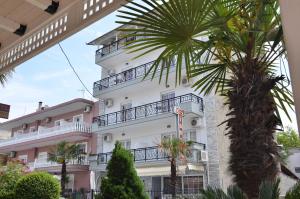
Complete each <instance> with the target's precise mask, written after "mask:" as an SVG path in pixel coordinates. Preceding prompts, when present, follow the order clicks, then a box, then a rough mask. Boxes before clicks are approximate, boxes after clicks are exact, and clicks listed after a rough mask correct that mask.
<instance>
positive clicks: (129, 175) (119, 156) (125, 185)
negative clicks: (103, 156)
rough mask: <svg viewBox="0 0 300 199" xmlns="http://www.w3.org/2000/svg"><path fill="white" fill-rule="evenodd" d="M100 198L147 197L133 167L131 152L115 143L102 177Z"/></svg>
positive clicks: (141, 198) (124, 198)
mask: <svg viewBox="0 0 300 199" xmlns="http://www.w3.org/2000/svg"><path fill="white" fill-rule="evenodd" d="M100 189H101V193H100V198H101V199H148V196H147V195H146V194H145V191H144V185H143V183H142V181H141V179H140V178H139V177H138V175H137V173H136V170H135V168H134V163H133V157H132V154H131V153H130V152H129V151H128V150H126V149H124V148H123V147H122V146H121V144H120V143H119V142H117V143H116V145H115V149H114V150H113V153H112V157H111V160H110V161H109V163H108V165H107V177H106V178H103V179H102V183H101V188H100Z"/></svg>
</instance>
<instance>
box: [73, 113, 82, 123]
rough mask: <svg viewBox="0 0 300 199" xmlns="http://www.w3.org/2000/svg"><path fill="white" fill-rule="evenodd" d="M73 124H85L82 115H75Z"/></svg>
mask: <svg viewBox="0 0 300 199" xmlns="http://www.w3.org/2000/svg"><path fill="white" fill-rule="evenodd" d="M73 122H74V123H77V122H78V123H82V122H83V115H82V114H81V115H75V116H74V117H73Z"/></svg>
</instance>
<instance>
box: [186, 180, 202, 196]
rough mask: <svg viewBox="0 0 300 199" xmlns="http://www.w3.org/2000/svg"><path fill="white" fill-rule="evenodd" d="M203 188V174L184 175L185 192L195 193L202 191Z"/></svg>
mask: <svg viewBox="0 0 300 199" xmlns="http://www.w3.org/2000/svg"><path fill="white" fill-rule="evenodd" d="M202 189H203V177H201V176H184V177H183V193H184V194H195V193H200V191H201V190H202Z"/></svg>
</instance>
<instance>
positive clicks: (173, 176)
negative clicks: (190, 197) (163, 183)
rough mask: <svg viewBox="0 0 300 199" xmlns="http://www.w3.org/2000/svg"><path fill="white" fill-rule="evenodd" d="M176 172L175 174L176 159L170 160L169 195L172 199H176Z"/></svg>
mask: <svg viewBox="0 0 300 199" xmlns="http://www.w3.org/2000/svg"><path fill="white" fill-rule="evenodd" d="M176 178H177V172H176V159H175V158H172V159H171V194H172V198H173V199H174V198H176V180H177V179H176Z"/></svg>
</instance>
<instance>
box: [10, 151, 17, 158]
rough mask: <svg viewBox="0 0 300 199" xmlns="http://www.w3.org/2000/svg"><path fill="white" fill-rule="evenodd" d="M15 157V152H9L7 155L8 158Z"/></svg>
mask: <svg viewBox="0 0 300 199" xmlns="http://www.w3.org/2000/svg"><path fill="white" fill-rule="evenodd" d="M16 155H17V152H15V151H11V152H10V153H9V157H10V158H15V157H16Z"/></svg>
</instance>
